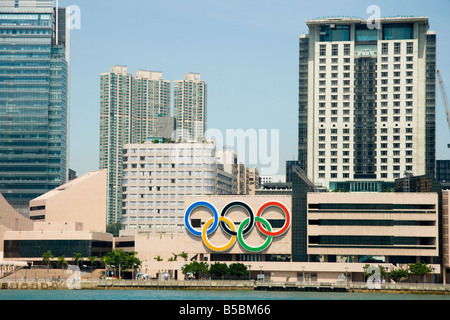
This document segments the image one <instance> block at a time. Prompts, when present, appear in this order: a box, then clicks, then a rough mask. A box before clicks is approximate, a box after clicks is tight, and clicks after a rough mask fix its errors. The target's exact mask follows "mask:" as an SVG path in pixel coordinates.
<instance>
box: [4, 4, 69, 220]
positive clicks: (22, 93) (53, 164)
mask: <svg viewBox="0 0 450 320" xmlns="http://www.w3.org/2000/svg"><path fill="white" fill-rule="evenodd" d="M67 14H68V13H67V10H66V8H54V6H53V1H51V0H29V1H22V0H2V1H1V2H0V193H2V194H3V195H4V197H5V198H6V199H7V200H8V202H9V203H10V204H11V205H12V206H13V207H14V208H15V209H16V210H17V211H19V212H21V213H22V214H24V215H28V208H29V201H30V200H31V199H34V198H36V197H38V196H40V195H41V194H44V193H46V192H47V191H49V190H52V189H54V188H56V187H58V186H60V185H61V184H63V183H65V182H66V181H67V179H68V172H69V168H68V135H69V133H68V132H69V131H68V130H69V123H68V117H69V77H70V68H69V66H70V30H69V28H68V26H67V23H66V21H67V19H66V15H67Z"/></svg>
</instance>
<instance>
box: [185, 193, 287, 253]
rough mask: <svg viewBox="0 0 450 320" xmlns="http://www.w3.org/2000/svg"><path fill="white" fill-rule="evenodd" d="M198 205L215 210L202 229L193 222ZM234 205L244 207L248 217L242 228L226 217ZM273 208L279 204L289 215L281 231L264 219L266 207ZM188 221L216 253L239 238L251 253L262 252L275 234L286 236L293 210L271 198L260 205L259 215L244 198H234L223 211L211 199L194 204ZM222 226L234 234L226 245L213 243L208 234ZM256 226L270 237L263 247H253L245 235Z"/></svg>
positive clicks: (189, 228)
mask: <svg viewBox="0 0 450 320" xmlns="http://www.w3.org/2000/svg"><path fill="white" fill-rule="evenodd" d="M197 207H205V208H207V209H208V210H209V211H210V212H211V213H212V215H213V216H212V218H210V219H208V220H207V221H206V222H205V224H204V225H203V227H202V229H201V231H198V230H195V229H194V228H193V227H192V225H191V222H190V219H189V218H190V215H191V213H192V211H193V210H194V209H195V208H197ZM234 207H241V208H243V209H244V210H245V211H246V213H247V215H248V217H247V218H245V219H244V220H243V221H242V222H241V223H240V224H239V227H238V228H236V225H235V224H234V222H233V221H231V220H230V219H229V218H227V217H226V215H227V213H228V212H229V211H230V210H231V209H232V208H234ZM270 207H278V208H280V209H281V210H282V211H283V213H284V216H285V222H284V224H283V226H282V227H281V228H280V229H279V230H277V231H273V230H272V226H271V225H270V223H269V221H267V220H266V219H264V218H263V217H262V215H263V213H264V211H265V210H267V209H268V208H270ZM184 223H185V225H186V228H187V230H188V231H189V232H190V233H191V234H193V235H194V236H197V237H201V238H202V240H203V243H204V244H205V246H206V247H208V248H209V249H210V250H212V251H215V252H224V251H227V250H229V249H231V248H232V247H233V246H234V244H235V243H236V240H237V241H238V242H239V244H240V245H241V247H242V248H244V249H245V250H247V251H249V252H261V251H264V250H265V249H267V248H268V247H269V246H270V244H271V243H272V239H273V237H279V236H281V235H283V234H284V233H285V232H286V231H287V230H288V229H289V227H290V225H291V213H290V211H289V209H288V208H287V207H286V206H285V205H284V204H282V203H281V202H278V201H268V202H266V203H264V204H263V205H261V207H259V209H258V211H257V212H256V216H255V214H254V212H253V210H252V208H251V207H250V206H249V205H248V204H246V203H245V202H243V201H232V202H230V203H228V204H227V205H226V206H225V207H224V208H223V209H222V212H221V213H220V216H219V213H218V211H217V209H216V208H215V207H214V205H212V204H211V203H209V202H207V201H197V202H195V203H193V204H191V205H190V206H189V207H188V208H187V210H186V213H185V216H184ZM219 226H220V228H221V229H222V230H223V232H225V233H226V234H228V235H229V236H230V239H229V241H228V242H227V243H226V244H225V245H223V246H215V245H213V244H212V243H211V242H210V241H209V239H208V236H209V235H211V234H212V233H214V232H215V231H216V230H217V228H218V227H219ZM255 226H256V228H257V230H258V231H259V232H260V233H262V234H263V235H265V236H267V238H266V240H265V242H264V243H263V244H261V245H259V246H252V245H249V244H248V243H247V242H246V241H245V239H244V236H246V235H247V234H249V233H250V232H251V231H252V230H253V228H254V227H255Z"/></svg>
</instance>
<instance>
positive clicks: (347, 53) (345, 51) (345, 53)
mask: <svg viewBox="0 0 450 320" xmlns="http://www.w3.org/2000/svg"><path fill="white" fill-rule="evenodd" d="M349 55H350V44H348V43H346V44H344V56H349ZM346 59H348V58H346ZM344 60H345V59H344ZM348 60H350V59H348ZM345 62H350V61H345Z"/></svg>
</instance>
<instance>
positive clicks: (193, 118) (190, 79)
mask: <svg viewBox="0 0 450 320" xmlns="http://www.w3.org/2000/svg"><path fill="white" fill-rule="evenodd" d="M173 94H174V98H173V101H174V108H173V114H174V117H175V119H176V121H177V130H176V131H177V139H181V140H182V141H184V140H189V139H192V140H194V141H198V140H199V139H200V140H201V139H202V138H203V137H204V133H205V131H206V119H207V84H206V82H205V81H202V80H201V79H200V74H198V73H192V72H191V73H186V74H185V75H184V80H175V81H174V90H173Z"/></svg>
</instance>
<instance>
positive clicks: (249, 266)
mask: <svg viewBox="0 0 450 320" xmlns="http://www.w3.org/2000/svg"><path fill="white" fill-rule="evenodd" d="M251 267H252V265H251V264H249V265H248V280H249V281H250V268H251Z"/></svg>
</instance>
